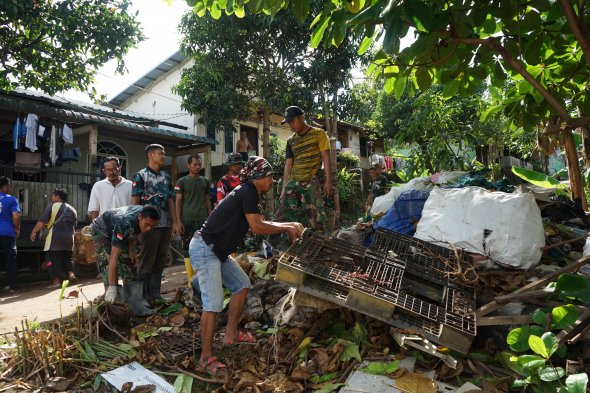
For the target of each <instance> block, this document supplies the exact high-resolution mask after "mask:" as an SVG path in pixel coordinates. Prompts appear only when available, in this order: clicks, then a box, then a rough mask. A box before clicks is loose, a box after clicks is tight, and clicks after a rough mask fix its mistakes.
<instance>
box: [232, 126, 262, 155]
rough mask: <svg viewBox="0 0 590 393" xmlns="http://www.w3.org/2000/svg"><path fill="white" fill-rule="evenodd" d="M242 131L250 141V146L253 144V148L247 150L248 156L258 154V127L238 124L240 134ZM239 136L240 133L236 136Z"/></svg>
mask: <svg viewBox="0 0 590 393" xmlns="http://www.w3.org/2000/svg"><path fill="white" fill-rule="evenodd" d="M242 132H245V133H246V136H247V137H248V140H249V141H250V143H251V144H252V146H254V150H250V151H249V152H248V155H249V156H259V155H260V153H259V152H258V129H257V128H255V127H248V126H245V125H242V124H240V134H241V133H242ZM239 137H240V135H238V136H237V138H239ZM236 142H237V140H236Z"/></svg>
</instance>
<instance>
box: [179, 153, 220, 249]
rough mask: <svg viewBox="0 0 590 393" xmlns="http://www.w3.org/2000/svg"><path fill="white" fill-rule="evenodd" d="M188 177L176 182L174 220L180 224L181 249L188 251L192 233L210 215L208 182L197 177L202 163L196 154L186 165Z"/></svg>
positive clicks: (189, 158) (190, 157)
mask: <svg viewBox="0 0 590 393" xmlns="http://www.w3.org/2000/svg"><path fill="white" fill-rule="evenodd" d="M186 166H187V167H188V175H187V176H183V177H181V178H180V179H178V180H177V182H176V187H174V190H175V191H176V218H177V222H179V223H180V231H181V234H182V239H183V243H184V244H183V247H184V249H185V250H188V243H189V242H190V240H191V238H192V237H193V233H195V231H196V230H198V229H199V228H201V226H203V223H205V220H206V219H207V217H208V216H209V214H210V213H211V201H210V199H209V188H210V186H211V185H210V183H209V180H207V179H206V178H204V177H202V176H200V175H199V172H200V171H201V166H202V161H201V157H200V156H199V155H198V154H191V155H190V156H189V157H188V160H187V164H186Z"/></svg>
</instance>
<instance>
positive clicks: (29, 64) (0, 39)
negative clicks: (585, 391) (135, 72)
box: [0, 0, 143, 94]
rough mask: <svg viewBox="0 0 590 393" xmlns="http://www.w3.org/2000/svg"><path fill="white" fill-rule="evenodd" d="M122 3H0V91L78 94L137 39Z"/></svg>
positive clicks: (138, 33) (118, 0) (103, 0)
mask: <svg viewBox="0 0 590 393" xmlns="http://www.w3.org/2000/svg"><path fill="white" fill-rule="evenodd" d="M129 6H130V2H129V1H127V0H62V1H54V0H2V1H0V26H1V28H0V89H3V90H12V89H15V88H17V87H24V88H36V89H39V90H42V91H44V92H46V93H48V94H54V93H56V92H60V91H65V90H69V89H76V90H80V91H84V90H86V89H87V88H88V86H89V85H90V84H91V83H92V81H93V79H94V75H95V74H96V71H97V69H98V68H99V67H101V66H102V65H103V64H105V63H106V62H107V61H109V60H112V59H115V60H117V62H118V71H119V72H121V71H122V70H123V69H124V62H123V56H124V55H125V53H127V51H128V50H129V49H130V48H132V47H133V46H135V45H136V44H137V43H138V42H139V41H141V40H142V39H143V36H142V34H141V31H140V30H139V24H138V23H137V22H136V20H135V16H134V15H132V14H131V13H130V12H129Z"/></svg>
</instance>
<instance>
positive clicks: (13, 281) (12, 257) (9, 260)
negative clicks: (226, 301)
mask: <svg viewBox="0 0 590 393" xmlns="http://www.w3.org/2000/svg"><path fill="white" fill-rule="evenodd" d="M0 250H2V257H3V258H4V266H5V267H6V279H7V280H8V286H9V287H10V289H16V288H18V280H17V272H18V268H17V266H16V238H15V237H12V236H0Z"/></svg>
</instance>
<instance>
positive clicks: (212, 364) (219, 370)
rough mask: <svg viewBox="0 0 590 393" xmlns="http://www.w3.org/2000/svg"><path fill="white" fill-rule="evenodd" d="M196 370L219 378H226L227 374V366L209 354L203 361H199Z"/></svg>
mask: <svg viewBox="0 0 590 393" xmlns="http://www.w3.org/2000/svg"><path fill="white" fill-rule="evenodd" d="M198 370H199V371H202V372H204V373H207V374H209V375H211V376H212V377H216V378H220V379H227V378H228V376H229V372H228V371H227V366H226V365H225V364H223V363H221V362H220V361H219V360H217V357H215V356H211V357H210V358H209V359H207V360H205V361H204V362H199V367H198Z"/></svg>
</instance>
